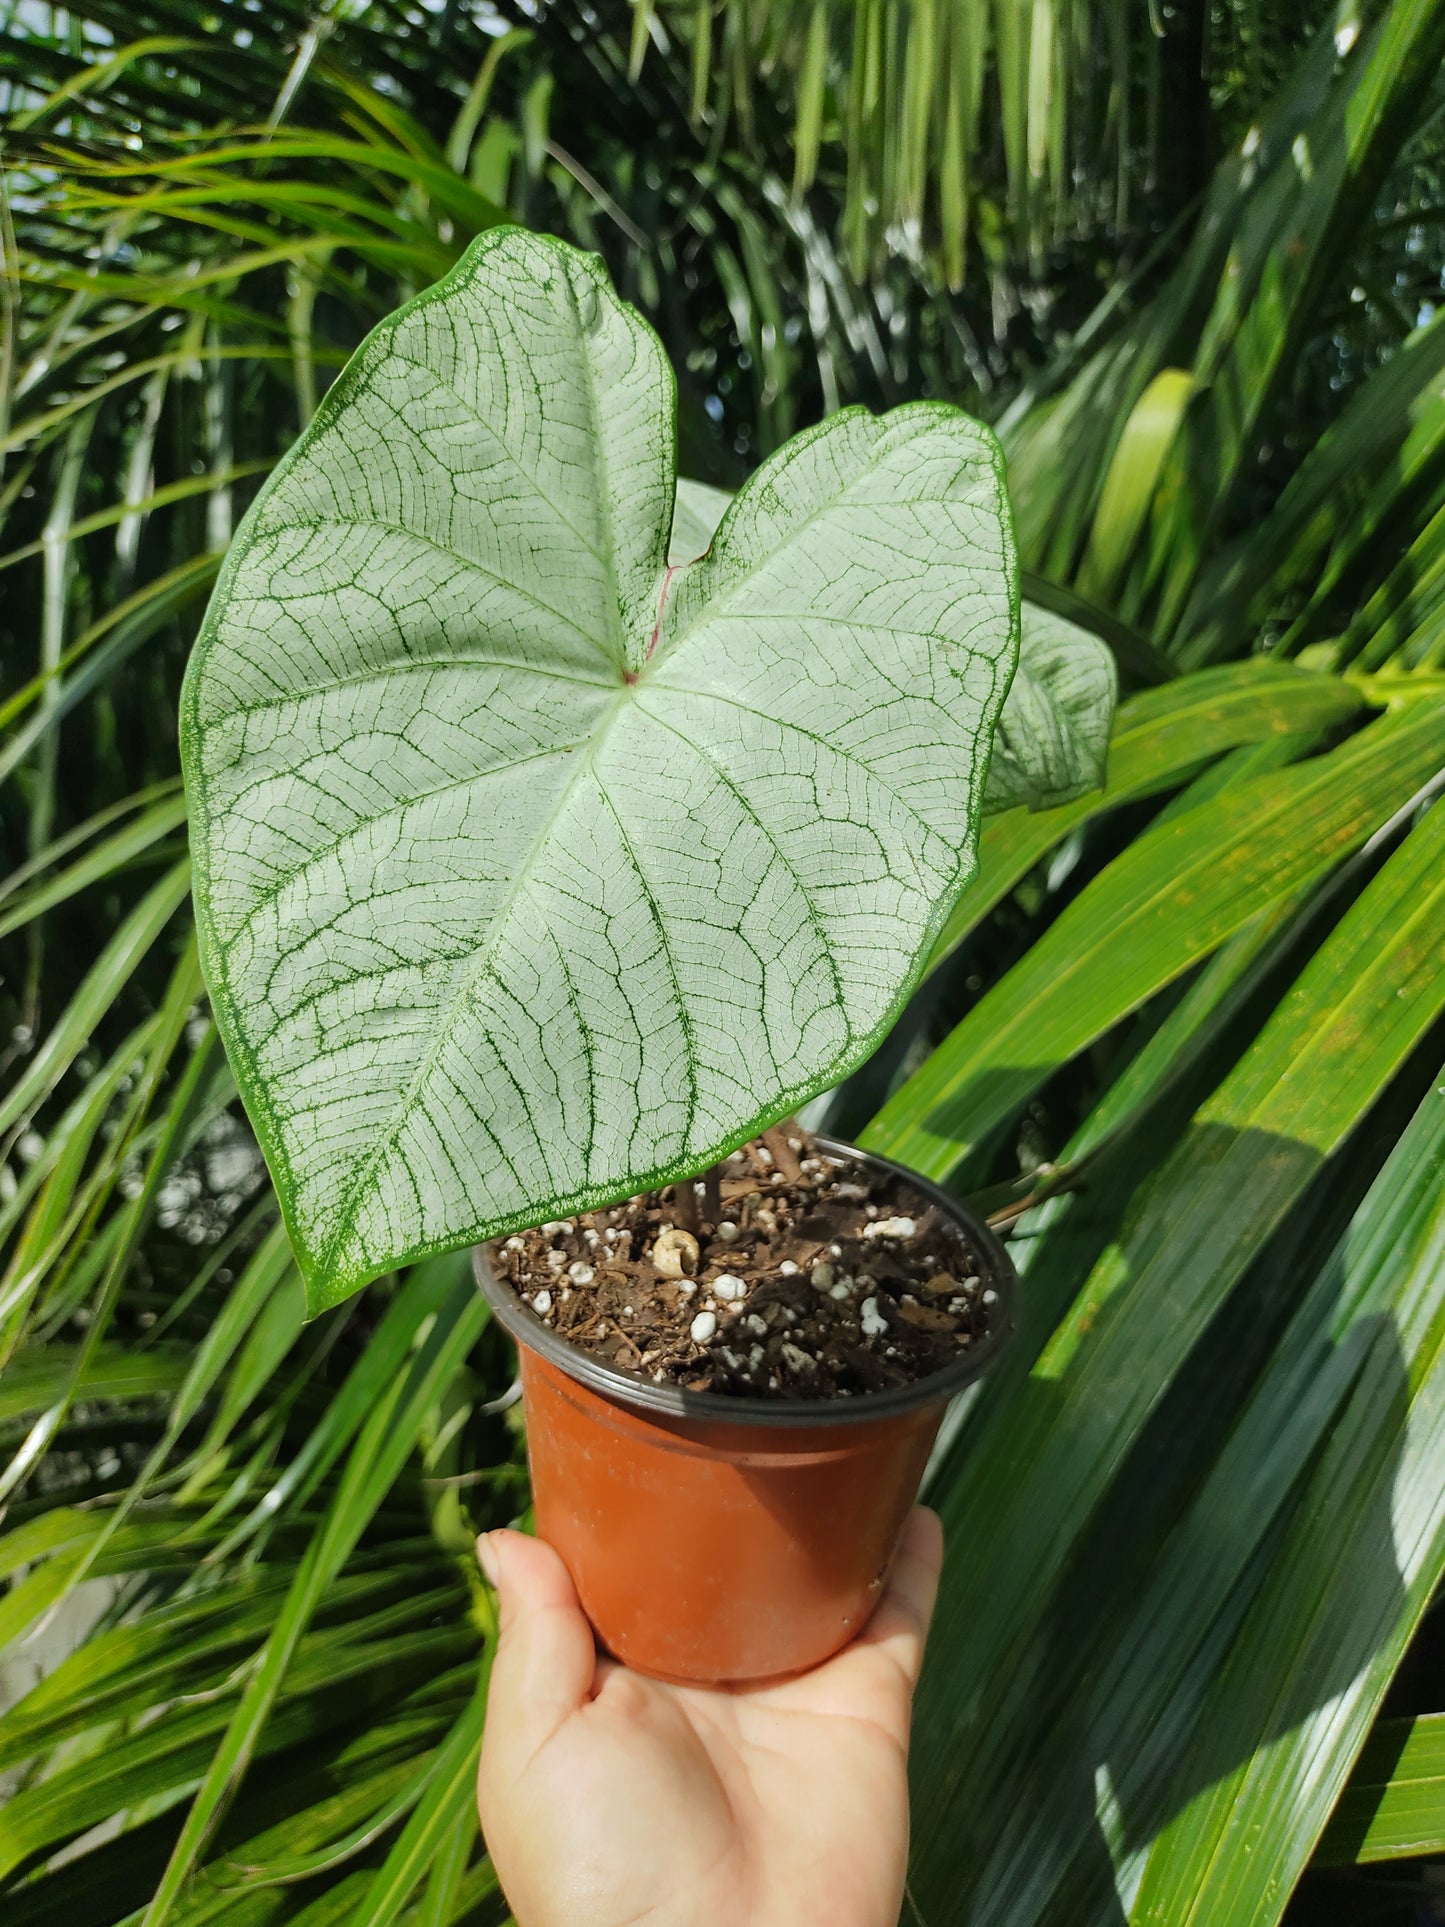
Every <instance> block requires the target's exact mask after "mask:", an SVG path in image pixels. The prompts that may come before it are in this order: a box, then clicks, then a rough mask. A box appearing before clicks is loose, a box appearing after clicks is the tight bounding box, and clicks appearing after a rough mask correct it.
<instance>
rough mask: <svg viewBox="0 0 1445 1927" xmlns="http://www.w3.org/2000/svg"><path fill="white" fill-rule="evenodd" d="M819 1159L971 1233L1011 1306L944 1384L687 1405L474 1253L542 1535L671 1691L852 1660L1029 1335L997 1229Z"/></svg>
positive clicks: (605, 1638)
mask: <svg viewBox="0 0 1445 1927" xmlns="http://www.w3.org/2000/svg"><path fill="white" fill-rule="evenodd" d="M818 1142H819V1144H820V1145H821V1147H822V1148H823V1149H824V1150H826V1151H831V1152H836V1153H844V1154H846V1155H847V1156H849V1157H851V1158H857V1159H859V1160H861V1161H862V1162H864V1163H865V1164H869V1165H872V1166H874V1167H875V1168H877V1169H880V1170H885V1171H888V1172H891V1173H892V1174H894V1175H901V1176H903V1177H906V1178H907V1180H908V1182H909V1184H910V1185H912V1186H913V1187H914V1189H915V1190H917V1191H919V1192H921V1193H922V1194H923V1195H924V1196H925V1197H927V1198H929V1199H930V1200H931V1201H932V1202H933V1203H934V1204H935V1205H937V1206H938V1208H939V1210H940V1211H942V1212H944V1213H945V1214H946V1215H947V1216H948V1217H950V1218H951V1219H953V1221H954V1222H955V1223H956V1224H958V1225H959V1226H960V1228H961V1229H962V1230H963V1231H964V1232H965V1233H966V1234H967V1236H968V1239H969V1242H970V1244H971V1246H972V1247H973V1249H974V1250H975V1251H976V1252H977V1254H978V1257H979V1260H980V1263H981V1265H982V1266H983V1267H984V1269H983V1270H982V1271H981V1273H980V1276H982V1277H983V1279H984V1282H985V1285H986V1286H987V1287H989V1288H991V1289H992V1290H994V1291H995V1292H997V1294H998V1298H997V1301H996V1303H995V1304H994V1305H993V1306H992V1307H991V1310H992V1312H993V1315H994V1322H993V1323H992V1325H991V1327H990V1329H989V1332H988V1335H987V1336H986V1337H985V1338H982V1339H980V1340H979V1341H978V1342H977V1343H975V1344H974V1345H972V1346H971V1347H970V1348H969V1350H968V1351H967V1352H966V1353H965V1354H964V1356H963V1357H962V1358H961V1359H959V1361H958V1362H957V1363H956V1364H954V1365H950V1366H949V1367H948V1368H947V1369H946V1370H944V1371H941V1372H936V1373H934V1374H933V1375H932V1376H931V1377H929V1378H926V1379H919V1380H917V1381H916V1382H915V1383H914V1384H912V1385H907V1386H903V1387H901V1388H898V1389H896V1390H892V1391H887V1392H872V1393H866V1394H862V1395H859V1396H857V1397H854V1398H849V1399H837V1400H829V1401H819V1400H814V1401H811V1402H810V1401H808V1400H803V1399H756V1398H733V1397H731V1396H719V1395H718V1394H716V1393H708V1392H684V1391H682V1390H680V1389H679V1388H678V1387H676V1386H664V1385H657V1384H654V1383H653V1381H652V1380H651V1379H645V1378H642V1377H639V1376H638V1375H636V1374H634V1373H632V1372H627V1371H623V1370H622V1369H620V1368H619V1367H617V1366H614V1365H608V1364H605V1363H603V1361H602V1360H601V1359H600V1358H596V1357H594V1356H593V1355H592V1354H591V1353H589V1352H584V1351H582V1350H581V1349H580V1348H579V1347H577V1346H575V1345H571V1344H569V1343H568V1342H567V1340H566V1339H564V1338H561V1337H559V1336H558V1334H557V1333H556V1332H554V1331H553V1330H552V1329H551V1328H550V1327H549V1326H547V1325H545V1324H543V1322H542V1320H541V1319H540V1318H538V1317H537V1316H536V1315H535V1313H533V1312H532V1310H531V1309H530V1307H528V1306H527V1305H526V1304H524V1303H523V1302H522V1300H521V1299H519V1298H518V1297H517V1295H516V1293H515V1292H513V1291H512V1290H511V1288H510V1287H509V1286H508V1285H506V1284H505V1283H502V1282H500V1281H498V1280H497V1279H496V1278H495V1277H494V1276H493V1275H492V1271H491V1268H490V1266H489V1265H488V1263H487V1260H486V1255H485V1253H484V1252H483V1251H482V1250H481V1249H480V1248H479V1249H478V1250H477V1252H476V1253H475V1255H474V1263H475V1267H476V1275H477V1282H478V1284H479V1285H480V1287H481V1289H482V1290H483V1292H485V1294H486V1296H487V1299H488V1301H489V1302H490V1304H491V1307H492V1310H493V1311H494V1312H495V1314H496V1316H497V1318H498V1319H499V1320H500V1322H501V1323H502V1325H503V1326H505V1328H506V1330H507V1331H508V1332H509V1333H510V1334H511V1336H512V1337H513V1338H514V1339H515V1340H516V1343H517V1349H518V1354H519V1358H520V1363H521V1379H522V1395H523V1398H524V1400H525V1404H526V1414H527V1453H528V1458H529V1460H530V1462H531V1470H532V1493H533V1499H534V1502H535V1506H536V1516H537V1530H538V1533H539V1534H540V1536H541V1537H542V1538H543V1539H545V1540H546V1541H547V1543H548V1544H549V1545H552V1546H554V1547H555V1548H556V1549H557V1551H558V1552H559V1553H560V1554H561V1555H562V1558H563V1560H564V1561H565V1562H566V1565H567V1568H568V1570H569V1571H570V1572H571V1574H572V1577H573V1579H574V1580H575V1582H576V1585H577V1591H578V1593H579V1595H580V1597H581V1600H582V1604H583V1607H584V1608H585V1609H586V1612H587V1616H588V1618H589V1619H590V1620H591V1621H592V1624H593V1626H594V1627H595V1628H596V1630H597V1633H598V1636H599V1637H600V1639H601V1641H602V1643H603V1645H604V1646H605V1647H606V1648H607V1650H608V1651H609V1652H611V1653H612V1654H614V1655H615V1656H616V1657H617V1658H618V1659H620V1660H623V1661H624V1662H625V1663H626V1664H627V1665H629V1666H632V1667H635V1668H636V1669H637V1670H638V1671H639V1672H643V1673H650V1674H652V1675H653V1676H654V1677H656V1678H658V1679H668V1680H679V1681H693V1682H706V1683H709V1684H718V1683H722V1682H724V1681H738V1680H757V1679H768V1678H773V1677H776V1676H778V1675H781V1674H786V1673H795V1672H800V1671H802V1670H803V1669H804V1668H806V1667H809V1666H815V1665H817V1664H818V1663H819V1661H821V1660H824V1659H826V1658H827V1657H828V1655H829V1654H830V1653H834V1652H836V1651H837V1650H838V1648H839V1647H841V1646H843V1645H846V1643H847V1642H848V1641H849V1640H850V1639H851V1638H852V1637H853V1636H854V1635H855V1634H856V1633H857V1632H859V1631H860V1630H861V1628H862V1627H863V1626H864V1625H865V1624H866V1622H867V1619H868V1615H869V1614H870V1613H871V1612H872V1610H873V1607H874V1606H875V1604H876V1603H877V1601H878V1597H879V1594H880V1593H881V1592H882V1590H883V1586H884V1583H885V1581H886V1579H887V1576H888V1568H889V1564H890V1562H891V1561H892V1558H893V1552H894V1548H895V1546H896V1545H897V1543H898V1535H899V1533H900V1531H901V1530H902V1527H903V1522H904V1519H905V1518H906V1517H907V1515H908V1510H909V1508H910V1506H911V1505H912V1504H913V1500H914V1496H915V1494H916V1493H917V1491H918V1484H919V1480H920V1479H921V1478H922V1476H923V1469H924V1466H925V1464H926V1463H927V1460H928V1454H929V1450H930V1448H931V1447H932V1444H933V1440H934V1437H935V1435H936V1433H937V1431H938V1426H939V1422H940V1420H941V1419H942V1417H943V1413H944V1408H945V1407H946V1406H947V1404H948V1401H949V1400H950V1399H951V1398H952V1397H953V1396H954V1395H955V1393H957V1392H960V1391H961V1390H962V1389H963V1388H964V1386H966V1385H968V1384H970V1383H971V1382H972V1381H973V1380H974V1379H975V1378H977V1377H978V1375H979V1373H980V1372H981V1371H982V1370H983V1369H984V1368H985V1366H986V1365H988V1364H989V1363H990V1362H991V1361H992V1359H993V1357H994V1354H995V1352H996V1351H997V1349H998V1346H999V1344H1000V1342H1001V1341H1002V1339H1003V1338H1004V1337H1005V1336H1006V1334H1007V1332H1008V1330H1009V1329H1010V1326H1011V1307H1012V1300H1013V1288H1014V1284H1015V1278H1014V1270H1013V1266H1012V1265H1011V1264H1010V1262H1009V1259H1008V1257H1007V1255H1006V1253H1005V1251H1004V1249H1003V1246H1002V1245H1001V1244H1000V1243H999V1241H998V1240H997V1238H995V1237H994V1235H993V1233H992V1232H991V1231H990V1230H989V1229H988V1227H987V1226H986V1225H984V1224H982V1223H981V1222H980V1221H979V1220H978V1219H977V1218H975V1217H973V1216H972V1215H971V1213H970V1212H969V1211H967V1210H966V1209H965V1207H964V1206H962V1205H960V1204H959V1203H958V1201H957V1200H956V1199H954V1198H951V1197H949V1196H948V1194H947V1193H946V1192H944V1191H940V1190H939V1189H938V1187H937V1186H936V1185H933V1184H930V1183H929V1182H928V1181H927V1180H926V1179H924V1178H920V1177H917V1176H915V1174H914V1173H912V1172H910V1171H904V1170H903V1168H902V1167H901V1166H900V1165H896V1164H893V1163H891V1162H890V1161H889V1160H888V1159H887V1158H878V1157H874V1156H873V1155H872V1154H871V1153H867V1152H862V1151H857V1150H855V1149H854V1148H853V1147H852V1146H851V1145H844V1144H839V1143H836V1142H834V1141H833V1140H831V1139H828V1138H820V1139H819V1140H818Z"/></svg>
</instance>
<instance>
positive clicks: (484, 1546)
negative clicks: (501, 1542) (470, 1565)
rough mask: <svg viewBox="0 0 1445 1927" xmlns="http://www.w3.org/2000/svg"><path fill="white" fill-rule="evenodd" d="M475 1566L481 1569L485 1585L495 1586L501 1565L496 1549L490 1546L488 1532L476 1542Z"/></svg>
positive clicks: (490, 1537) (489, 1534)
mask: <svg viewBox="0 0 1445 1927" xmlns="http://www.w3.org/2000/svg"><path fill="white" fill-rule="evenodd" d="M477 1564H478V1565H479V1566H480V1567H481V1569H482V1574H483V1576H484V1578H485V1579H486V1582H487V1584H488V1585H489V1586H495V1585H496V1584H497V1576H498V1573H499V1572H500V1570H501V1565H500V1561H499V1560H498V1558H497V1548H496V1547H495V1546H494V1545H493V1544H492V1535H491V1533H490V1532H484V1533H483V1534H482V1536H481V1538H480V1539H478V1541H477Z"/></svg>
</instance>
